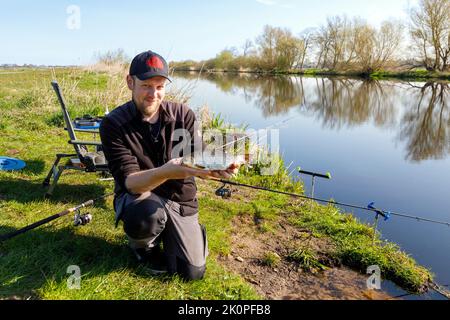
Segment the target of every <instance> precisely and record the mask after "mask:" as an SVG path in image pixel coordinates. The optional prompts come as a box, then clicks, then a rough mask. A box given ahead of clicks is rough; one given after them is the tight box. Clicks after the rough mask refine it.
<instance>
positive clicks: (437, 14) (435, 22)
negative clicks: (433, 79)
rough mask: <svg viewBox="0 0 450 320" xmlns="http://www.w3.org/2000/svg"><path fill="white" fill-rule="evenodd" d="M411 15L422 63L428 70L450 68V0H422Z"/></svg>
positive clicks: (413, 37) (412, 31)
mask: <svg viewBox="0 0 450 320" xmlns="http://www.w3.org/2000/svg"><path fill="white" fill-rule="evenodd" d="M410 16H411V26H410V34H411V37H412V39H413V41H414V44H415V47H416V50H417V51H418V53H419V56H420V60H421V63H422V65H423V66H425V67H426V68H427V69H428V70H439V71H445V70H447V69H449V63H450V61H449V59H450V1H449V0H420V2H419V7H418V8H414V9H412V10H411V13H410Z"/></svg>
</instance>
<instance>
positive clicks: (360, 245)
mask: <svg viewBox="0 0 450 320" xmlns="http://www.w3.org/2000/svg"><path fill="white" fill-rule="evenodd" d="M5 76H6V75H5ZM56 76H57V78H58V80H59V82H60V84H61V88H62V90H63V93H65V98H66V101H67V103H68V106H69V109H70V112H71V115H73V116H74V115H77V116H78V115H83V114H86V113H91V114H102V113H103V112H104V110H105V107H108V108H110V110H111V109H112V108H113V107H114V106H115V105H117V104H116V103H117V101H116V100H117V99H126V96H127V91H126V90H125V91H122V89H123V87H124V86H125V84H124V83H123V84H122V82H120V80H121V78H120V77H118V78H117V79H116V78H114V77H110V76H106V75H105V74H93V73H88V72H81V71H80V70H70V71H64V70H57V71H56ZM7 77H8V78H7V79H6V78H0V82H1V86H0V88H1V90H0V113H1V114H0V115H1V117H0V128H1V129H2V136H1V137H0V154H2V155H8V156H13V157H16V158H20V159H23V160H25V161H26V163H27V167H26V168H25V169H24V170H22V171H20V172H0V207H1V208H2V215H1V216H0V233H6V232H10V231H13V230H16V229H18V228H20V227H23V226H25V225H27V224H30V223H32V222H34V221H37V220H39V219H42V218H45V217H47V216H49V215H51V214H54V213H56V212H60V211H61V210H63V209H65V208H68V207H72V206H75V205H77V204H79V203H80V201H84V200H87V199H91V198H92V197H94V195H102V194H104V193H107V192H111V191H112V189H113V184H112V183H111V182H107V181H100V180H99V177H97V176H96V175H95V174H82V173H79V172H67V173H65V174H64V175H63V176H62V177H61V180H60V182H59V184H58V186H57V188H56V190H55V193H54V196H53V197H52V199H50V200H44V198H43V195H44V193H45V190H44V189H43V188H42V185H41V184H42V181H43V179H44V178H45V176H46V174H47V172H48V170H49V168H50V166H51V164H52V162H53V161H54V157H55V153H57V152H71V151H70V150H71V148H70V146H69V145H68V144H67V140H68V137H67V132H65V131H64V129H63V123H62V118H61V116H60V110H59V106H58V104H57V101H56V99H55V97H54V94H53V92H52V91H51V88H50V85H49V84H50V80H51V76H50V74H48V73H44V72H43V73H37V74H33V76H27V75H26V74H23V73H21V74H19V75H7ZM35 79H39V81H35ZM24 119H27V121H24ZM214 119H216V120H217V118H214V117H213V119H212V120H213V122H215V123H220V121H215V120H214ZM88 138H92V137H91V136H86V139H88ZM283 168H284V167H283ZM242 170H243V171H242V172H241V173H240V176H239V177H238V179H237V180H238V181H240V182H245V183H249V184H254V185H261V186H268V187H273V188H276V189H280V190H285V191H291V192H297V193H302V192H303V183H302V182H301V181H293V180H291V179H289V176H288V174H287V173H286V172H285V171H284V170H281V171H279V174H278V175H277V176H275V177H262V176H260V175H259V173H258V172H257V171H245V170H244V169H242ZM255 170H256V169H255ZM198 184H199V201H200V207H201V211H200V216H201V222H202V223H203V224H205V225H206V228H207V230H208V237H209V248H210V253H211V254H210V257H209V259H208V265H207V267H208V272H207V276H206V278H205V280H203V281H197V282H193V283H184V282H182V281H181V280H180V279H179V278H177V277H170V278H158V277H152V276H151V275H150V274H149V273H148V272H147V271H146V269H145V267H143V266H139V265H137V264H136V262H135V261H134V259H133V257H132V255H131V254H130V252H129V250H128V248H127V246H126V238H125V236H124V234H123V231H122V229H121V228H118V229H115V228H114V227H113V226H114V217H113V206H112V200H111V199H109V200H107V201H105V202H104V203H100V204H99V205H98V206H96V207H95V208H93V209H92V210H90V213H91V214H92V215H93V217H94V221H93V222H92V223H91V224H89V225H87V226H85V227H83V228H74V227H72V226H71V221H70V220H71V219H70V218H67V219H61V221H58V223H56V224H51V225H49V226H47V227H45V228H41V229H37V230H35V231H31V232H29V233H27V234H25V235H22V236H20V237H18V238H15V239H13V240H11V241H9V242H7V243H5V244H4V245H2V246H1V247H0V257H1V259H0V297H2V298H11V297H13V296H16V297H18V298H30V297H31V298H32V299H261V298H269V299H270V298H286V299H287V298H297V299H314V298H317V299H322V298H323V299H325V298H329V299H371V298H374V297H372V296H370V294H371V293H370V292H369V293H368V292H366V291H367V290H366V287H365V282H364V280H365V279H366V277H367V275H366V270H367V267H368V266H370V265H378V266H379V267H380V269H381V272H382V276H383V278H385V279H388V280H392V281H394V282H395V283H397V284H398V285H399V286H401V287H403V288H404V289H406V290H409V291H410V292H414V293H421V292H424V291H426V290H427V289H428V287H429V283H430V281H431V280H432V278H433V276H432V275H431V273H430V272H429V271H428V270H426V269H425V268H423V267H421V266H419V265H418V264H417V263H416V262H415V261H414V260H413V259H411V258H410V257H408V255H407V254H406V253H404V252H402V251H401V250H400V248H398V247H397V246H396V245H395V244H392V243H388V242H385V241H382V240H381V239H380V238H379V235H378V234H375V244H373V243H372V239H373V236H374V231H373V228H371V226H369V225H365V224H362V223H360V222H358V221H357V220H356V219H355V218H354V217H353V216H351V215H349V214H345V213H344V212H341V211H340V210H338V209H337V208H336V207H334V206H320V205H318V204H315V203H310V202H301V201H296V200H293V199H291V198H289V197H287V196H282V195H275V194H268V193H264V192H250V191H245V190H237V192H236V193H235V195H236V196H235V197H233V198H232V199H230V200H224V199H221V198H218V197H216V196H215V192H214V191H215V190H216V189H217V188H218V187H219V186H220V185H217V183H214V182H203V181H199V183H198ZM70 265H78V266H80V269H81V272H82V282H81V288H80V290H70V289H68V288H67V278H68V277H69V275H68V274H67V267H68V266H70ZM293 279H295V281H296V282H295V283H296V286H293V287H292V288H294V289H296V290H297V289H298V290H297V291H295V292H297V295H295V292H287V291H286V290H287V289H286V288H287V287H288V286H287V285H284V286H283V285H282V284H283V283H291V282H292V281H294V280H293ZM333 279H334V280H336V281H335V282H333V281H334V280H333ZM339 279H341V280H339ZM342 279H345V281H342ZM277 281H279V282H277ZM330 281H331V282H332V283H335V285H336V286H335V287H334V288H335V289H333V290H331V289H329V288H330V287H329V284H330ZM275 283H278V285H279V287H275ZM344 286H345V287H347V290H348V291H345V290H343V289H342V288H343V287H344ZM300 288H304V291H301V289H300ZM327 288H328V289H327ZM339 288H341V289H342V290H341V289H339ZM375 298H376V297H375ZM380 298H381V297H380ZM383 298H387V297H386V296H383Z"/></svg>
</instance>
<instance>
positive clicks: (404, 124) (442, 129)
mask: <svg viewBox="0 0 450 320" xmlns="http://www.w3.org/2000/svg"><path fill="white" fill-rule="evenodd" d="M176 76H178V77H182V78H187V79H193V80H194V79H197V78H198V76H199V75H198V74H197V73H191V74H188V73H177V74H176ZM200 77H201V78H202V79H205V80H208V81H211V82H212V83H214V84H215V85H216V87H217V88H218V89H219V90H221V91H223V92H226V93H231V94H240V95H242V96H243V98H244V99H245V102H246V103H247V104H253V105H255V106H257V107H258V108H259V109H261V113H262V115H263V116H264V118H267V117H269V116H282V115H284V114H287V113H288V112H290V111H291V110H293V109H294V108H295V109H296V110H298V112H300V113H301V114H303V115H305V116H310V117H314V118H315V119H316V120H317V121H319V122H321V123H322V125H323V126H324V127H325V128H328V129H334V130H340V129H345V128H349V127H356V126H361V125H363V124H366V123H373V125H374V126H376V127H378V128H383V129H395V130H397V128H398V129H399V133H398V135H397V137H398V140H399V141H402V142H405V143H406V149H407V151H406V159H407V160H408V161H413V162H417V161H423V160H427V159H442V158H445V157H446V156H447V155H448V154H449V153H450V110H449V92H450V90H449V83H448V82H428V83H426V84H424V85H423V86H418V85H417V84H410V83H406V82H400V81H386V80H384V81H377V80H373V79H366V80H361V79H351V78H341V77H335V78H322V77H296V76H263V75H257V74H245V73H241V74H235V73H206V74H202V75H201V76H200ZM399 115H401V117H400V119H398V116H399Z"/></svg>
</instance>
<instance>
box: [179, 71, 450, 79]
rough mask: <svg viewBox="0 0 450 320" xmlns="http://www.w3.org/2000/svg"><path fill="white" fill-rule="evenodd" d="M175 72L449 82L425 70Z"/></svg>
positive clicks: (445, 75)
mask: <svg viewBox="0 0 450 320" xmlns="http://www.w3.org/2000/svg"><path fill="white" fill-rule="evenodd" d="M175 70H176V71H177V72H178V71H180V72H206V73H208V72H211V73H239V74H245V73H248V74H259V75H266V76H267V75H269V76H270V75H272V76H275V75H298V76H332V77H337V76H339V77H353V78H355V77H356V78H363V79H367V78H372V79H380V80H382V79H402V80H428V79H429V80H449V81H450V73H449V72H432V71H427V70H413V71H376V72H372V73H364V72H355V71H334V70H323V69H305V70H278V71H262V70H248V69H243V70H224V69H219V70H204V69H196V68H176V69H175Z"/></svg>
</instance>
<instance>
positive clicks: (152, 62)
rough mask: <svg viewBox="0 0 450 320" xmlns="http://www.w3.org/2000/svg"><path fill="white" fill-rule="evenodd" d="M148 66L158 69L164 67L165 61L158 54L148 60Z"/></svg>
mask: <svg viewBox="0 0 450 320" xmlns="http://www.w3.org/2000/svg"><path fill="white" fill-rule="evenodd" d="M147 66H149V67H151V68H156V69H164V63H163V62H162V61H161V59H160V58H158V57H157V56H153V57H151V58H149V59H148V60H147Z"/></svg>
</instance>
